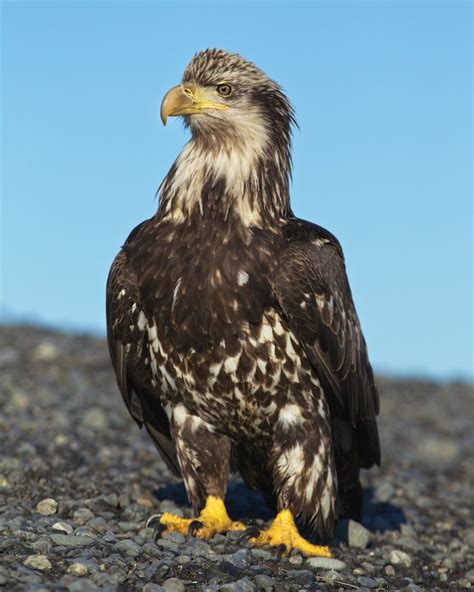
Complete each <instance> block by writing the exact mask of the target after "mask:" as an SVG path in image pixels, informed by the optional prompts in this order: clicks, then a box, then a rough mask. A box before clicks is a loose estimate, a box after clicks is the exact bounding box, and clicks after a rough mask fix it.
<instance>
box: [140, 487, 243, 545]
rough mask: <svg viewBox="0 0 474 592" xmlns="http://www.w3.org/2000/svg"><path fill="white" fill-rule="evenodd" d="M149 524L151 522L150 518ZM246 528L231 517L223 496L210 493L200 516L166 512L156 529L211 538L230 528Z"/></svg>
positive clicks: (159, 532) (158, 531) (160, 531)
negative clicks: (190, 516)
mask: <svg viewBox="0 0 474 592" xmlns="http://www.w3.org/2000/svg"><path fill="white" fill-rule="evenodd" d="M148 524H150V520H149V521H148ZM246 528H247V527H246V526H245V524H243V523H242V522H236V521H234V520H232V519H231V518H230V516H229V515H228V514H227V510H226V507H225V505H224V500H223V499H222V498H220V497H216V496H214V495H210V496H208V498H207V499H206V503H205V505H204V508H203V509H202V510H201V512H200V514H199V516H197V517H196V518H181V517H180V516H175V515H174V514H170V513H169V512H165V513H164V514H162V515H161V516H160V517H159V524H158V526H157V528H156V531H157V533H158V534H159V536H161V534H162V533H163V532H180V533H181V534H184V535H185V536H186V535H187V534H191V535H192V536H195V537H196V538H200V539H210V538H212V537H213V536H214V535H215V534H220V533H223V532H228V531H229V530H245V529H246Z"/></svg>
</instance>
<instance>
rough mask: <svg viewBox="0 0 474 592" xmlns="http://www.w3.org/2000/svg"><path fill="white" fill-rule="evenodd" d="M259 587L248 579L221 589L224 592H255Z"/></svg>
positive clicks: (225, 585) (226, 585)
mask: <svg viewBox="0 0 474 592" xmlns="http://www.w3.org/2000/svg"><path fill="white" fill-rule="evenodd" d="M256 589H257V587H256V586H255V584H254V583H253V582H251V581H250V580H249V579H248V578H242V579H241V580H237V581H236V582H231V583H229V584H224V585H223V586H221V587H220V588H219V590H221V591H222V592H254V590H256Z"/></svg>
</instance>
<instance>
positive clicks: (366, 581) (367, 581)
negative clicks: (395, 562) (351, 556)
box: [357, 576, 377, 588]
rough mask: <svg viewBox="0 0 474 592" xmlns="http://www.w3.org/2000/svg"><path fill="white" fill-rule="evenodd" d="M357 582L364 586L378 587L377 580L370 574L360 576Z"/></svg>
mask: <svg viewBox="0 0 474 592" xmlns="http://www.w3.org/2000/svg"><path fill="white" fill-rule="evenodd" d="M357 582H358V583H359V584H360V585H361V586H362V587H363V588H376V587H377V582H376V581H375V580H374V579H373V578H369V577H368V576H360V577H358V578H357Z"/></svg>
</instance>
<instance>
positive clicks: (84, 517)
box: [72, 508, 94, 526]
mask: <svg viewBox="0 0 474 592" xmlns="http://www.w3.org/2000/svg"><path fill="white" fill-rule="evenodd" d="M72 518H73V520H74V523H75V524H77V525H78V526H82V525H83V524H85V523H86V522H87V521H88V520H90V519H91V518H94V514H93V513H92V512H91V511H90V510H89V508H79V509H78V510H76V511H75V512H74V514H73V516H72Z"/></svg>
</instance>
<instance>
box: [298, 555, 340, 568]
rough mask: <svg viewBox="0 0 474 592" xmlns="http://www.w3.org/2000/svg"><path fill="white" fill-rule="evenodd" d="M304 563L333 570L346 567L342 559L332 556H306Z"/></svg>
mask: <svg viewBox="0 0 474 592" xmlns="http://www.w3.org/2000/svg"><path fill="white" fill-rule="evenodd" d="M305 564H306V565H308V566H309V567H312V568H314V569H333V570H335V571H343V570H344V569H347V565H346V564H345V563H344V561H340V560H339V559H333V558H332V557H308V559H306V562H305Z"/></svg>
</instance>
